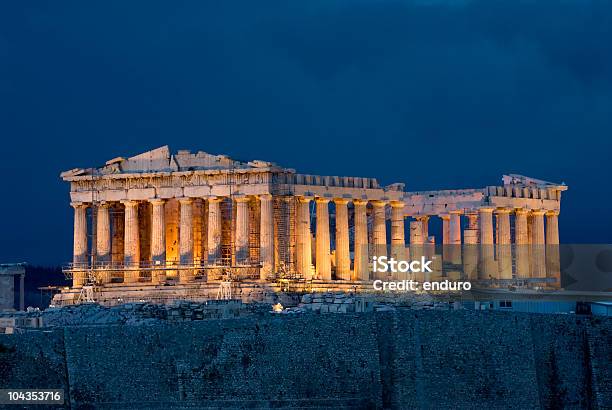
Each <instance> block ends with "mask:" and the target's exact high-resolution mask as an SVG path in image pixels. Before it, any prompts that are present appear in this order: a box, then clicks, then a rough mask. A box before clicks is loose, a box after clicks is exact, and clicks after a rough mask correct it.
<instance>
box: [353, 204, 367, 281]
mask: <svg viewBox="0 0 612 410" xmlns="http://www.w3.org/2000/svg"><path fill="white" fill-rule="evenodd" d="M353 205H354V206H355V218H354V224H355V247H354V249H355V255H354V259H355V260H354V263H353V265H354V266H353V267H354V269H353V280H369V279H370V272H369V269H368V217H367V214H366V206H367V205H368V201H366V200H361V199H354V200H353Z"/></svg>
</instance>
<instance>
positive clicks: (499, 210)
mask: <svg viewBox="0 0 612 410" xmlns="http://www.w3.org/2000/svg"><path fill="white" fill-rule="evenodd" d="M510 212H512V208H497V209H496V210H495V213H496V214H509V213H510Z"/></svg>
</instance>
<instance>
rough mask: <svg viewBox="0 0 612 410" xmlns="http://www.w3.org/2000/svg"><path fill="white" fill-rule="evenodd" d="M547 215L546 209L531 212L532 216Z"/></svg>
mask: <svg viewBox="0 0 612 410" xmlns="http://www.w3.org/2000/svg"><path fill="white" fill-rule="evenodd" d="M545 213H546V210H544V209H532V210H531V214H532V215H533V216H543V215H544V214H545Z"/></svg>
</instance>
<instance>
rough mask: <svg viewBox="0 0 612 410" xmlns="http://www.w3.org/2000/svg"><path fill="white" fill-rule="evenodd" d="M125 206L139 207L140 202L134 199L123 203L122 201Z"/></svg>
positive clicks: (125, 200)
mask: <svg viewBox="0 0 612 410" xmlns="http://www.w3.org/2000/svg"><path fill="white" fill-rule="evenodd" d="M120 202H121V203H122V204H123V205H125V206H126V207H128V206H130V207H132V206H138V201H134V200H132V199H124V200H122V201H120Z"/></svg>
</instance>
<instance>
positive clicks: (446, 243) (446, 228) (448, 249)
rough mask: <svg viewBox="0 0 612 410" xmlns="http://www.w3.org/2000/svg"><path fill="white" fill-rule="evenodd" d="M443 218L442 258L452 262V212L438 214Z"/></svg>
mask: <svg viewBox="0 0 612 410" xmlns="http://www.w3.org/2000/svg"><path fill="white" fill-rule="evenodd" d="M438 217H439V218H440V219H442V260H443V261H444V262H450V261H451V257H452V246H450V244H451V240H450V214H441V215H438Z"/></svg>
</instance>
